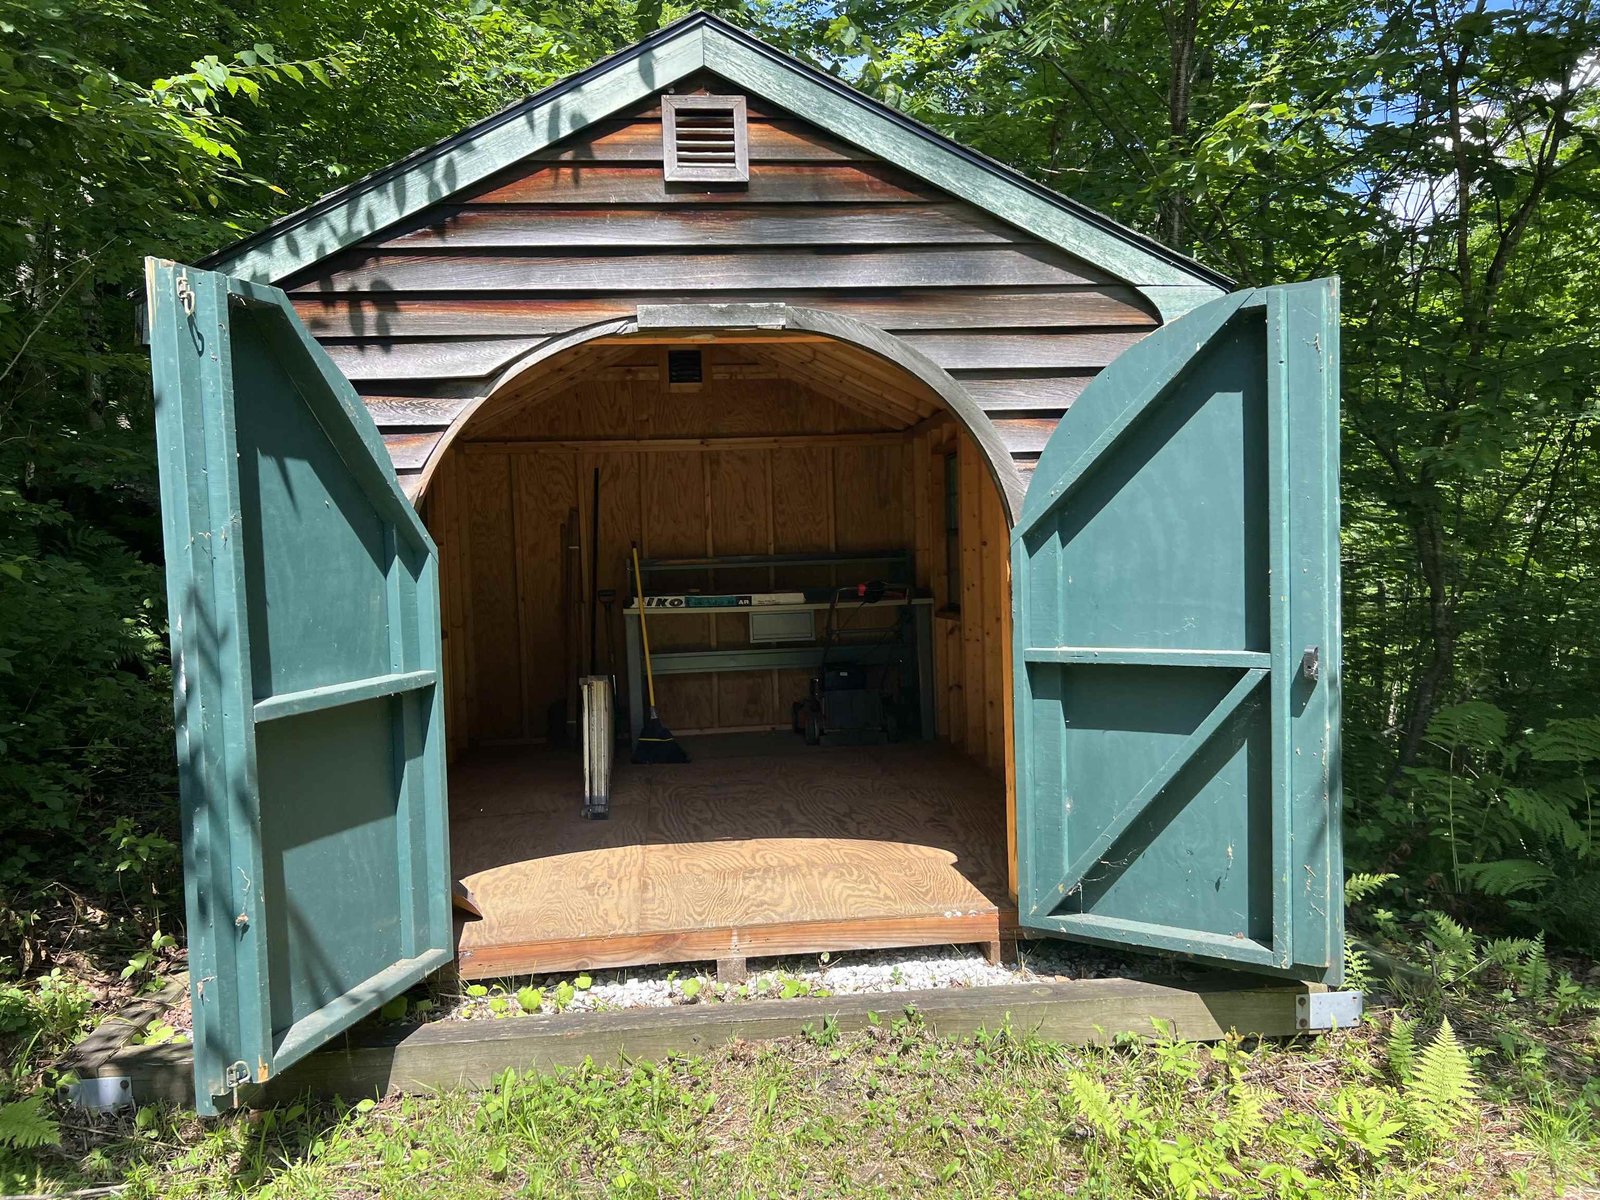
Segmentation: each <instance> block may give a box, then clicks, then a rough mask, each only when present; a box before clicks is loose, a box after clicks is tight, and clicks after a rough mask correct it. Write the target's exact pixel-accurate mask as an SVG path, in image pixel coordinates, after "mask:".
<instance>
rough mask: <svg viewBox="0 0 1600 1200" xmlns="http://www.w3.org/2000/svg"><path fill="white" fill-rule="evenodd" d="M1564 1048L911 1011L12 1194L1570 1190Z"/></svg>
mask: <svg viewBox="0 0 1600 1200" xmlns="http://www.w3.org/2000/svg"><path fill="white" fill-rule="evenodd" d="M1572 1032H1573V1034H1574V1039H1575V1040H1574V1039H1569V1042H1570V1043H1571V1044H1569V1045H1568V1046H1567V1049H1568V1051H1571V1052H1574V1053H1579V1054H1581V1064H1583V1065H1579V1060H1573V1062H1574V1065H1575V1066H1578V1069H1579V1070H1580V1071H1581V1074H1580V1075H1577V1076H1574V1077H1573V1078H1572V1079H1571V1080H1570V1081H1567V1082H1560V1081H1557V1082H1552V1079H1553V1076H1552V1073H1551V1072H1550V1070H1549V1068H1550V1066H1551V1064H1550V1062H1549V1061H1548V1060H1545V1061H1544V1062H1543V1063H1542V1064H1541V1069H1542V1070H1543V1074H1542V1075H1541V1076H1540V1078H1541V1079H1542V1081H1543V1084H1544V1086H1545V1092H1544V1094H1543V1095H1541V1096H1538V1097H1532V1096H1528V1095H1525V1094H1520V1090H1519V1089H1518V1088H1517V1087H1516V1086H1515V1085H1516V1080H1517V1079H1518V1078H1519V1076H1517V1075H1516V1073H1515V1072H1511V1073H1509V1074H1508V1073H1506V1071H1505V1067H1506V1065H1507V1064H1506V1062H1504V1061H1502V1060H1503V1059H1504V1058H1505V1056H1504V1054H1503V1052H1502V1051H1501V1050H1500V1049H1498V1048H1490V1049H1482V1050H1480V1051H1479V1052H1478V1053H1477V1054H1476V1056H1474V1053H1473V1052H1472V1051H1471V1050H1469V1049H1468V1043H1467V1042H1466V1041H1464V1040H1462V1039H1460V1038H1458V1037H1457V1036H1455V1035H1453V1034H1445V1033H1444V1032H1443V1031H1442V1029H1441V1027H1440V1026H1439V1025H1438V1024H1432V1025H1430V1024H1429V1023H1428V1020H1427V1018H1426V1017H1420V1018H1419V1019H1418V1020H1417V1021H1416V1022H1415V1023H1414V1024H1413V1025H1407V1024H1405V1023H1404V1022H1402V1023H1401V1025H1400V1026H1399V1028H1398V1031H1396V1030H1395V1029H1393V1028H1392V1023H1391V1018H1390V1017H1389V1016H1388V1015H1384V1016H1382V1017H1380V1018H1379V1019H1377V1020H1373V1021H1369V1022H1366V1023H1364V1024H1363V1025H1362V1026H1361V1027H1360V1028H1358V1029H1355V1030H1351V1031H1348V1032H1345V1033H1341V1034H1338V1035H1335V1036H1332V1037H1326V1038H1318V1039H1301V1040H1299V1041H1298V1042H1296V1043H1293V1044H1289V1045H1278V1044H1263V1045H1250V1044H1247V1043H1245V1042H1242V1041H1233V1042H1228V1043H1223V1044H1220V1045H1216V1046H1202V1045H1196V1044H1194V1043H1188V1042H1183V1041H1179V1040H1175V1039H1173V1038H1170V1037H1167V1036H1164V1035H1163V1034H1162V1033H1161V1031H1159V1030H1157V1031H1153V1036H1152V1037H1151V1038H1149V1039H1142V1040H1126V1041H1124V1042H1122V1043H1121V1044H1118V1045H1114V1046H1109V1047H1100V1048H1095V1047H1062V1046H1057V1045H1049V1044H1045V1043H1043V1042H1040V1041H1037V1040H1035V1039H1032V1038H1029V1037H1027V1036H1025V1035H1020V1034H1018V1033H1015V1032H1009V1031H1002V1032H999V1033H996V1034H992V1035H987V1036H980V1037H977V1038H973V1039H966V1040H961V1041H956V1040H949V1039H941V1038H937V1037H934V1036H932V1035H930V1034H929V1033H928V1032H927V1030H926V1029H925V1028H924V1027H923V1026H922V1025H921V1023H920V1022H919V1021H917V1020H916V1018H915V1017H914V1015H913V1016H909V1017H907V1016H901V1017H898V1018H894V1019H889V1018H885V1019H884V1020H883V1021H882V1022H881V1023H880V1024H879V1025H877V1026H876V1027H874V1028H871V1029H868V1030H866V1031H864V1032H861V1033H856V1034H849V1035H841V1034H839V1033H838V1032H837V1031H836V1030H834V1029H832V1028H831V1027H828V1026H824V1027H823V1028H820V1029H814V1030H812V1031H811V1032H810V1033H809V1035H808V1036H806V1037H804V1038H795V1039H789V1040H787V1041H781V1042H775V1043H769V1044H763V1045H748V1044H735V1045H731V1046H727V1047H723V1048H721V1049H718V1050H716V1051H714V1052H711V1053H708V1054H705V1055H703V1056H698V1057H694V1058H687V1059H681V1060H674V1061H671V1062H668V1063H665V1064H661V1065H658V1066H657V1065H648V1064H643V1063H639V1064H634V1065H631V1066H618V1067H607V1068H602V1067H598V1066H588V1067H585V1068H581V1069H577V1070H571V1071H564V1072H558V1073H554V1074H545V1075H541V1074H534V1073H525V1074H516V1073H509V1074H506V1075H505V1076H503V1077H502V1078H501V1079H500V1080H499V1082H498V1084H497V1086H496V1087H495V1088H494V1089H493V1090H492V1091H491V1092H488V1093H486V1094H481V1095H468V1094H461V1093H455V1094H445V1095H438V1096H425V1097H423V1096H413V1097H404V1098H391V1099H389V1100H385V1101H382V1102H373V1101H366V1102H363V1103H361V1104H358V1105H356V1106H355V1107H353V1108H351V1107H347V1106H335V1105H328V1104H296V1105H292V1106H288V1107H281V1108H278V1109H273V1110H268V1111H265V1112H261V1113H254V1114H246V1115H240V1116H235V1117H231V1118H228V1119H225V1120H221V1121H217V1122H211V1123H202V1122H200V1121H198V1120H196V1119H195V1118H193V1117H192V1116H189V1115H185V1114H180V1113H174V1112H167V1111H161V1110H157V1109H154V1108H148V1109H145V1110H143V1111H141V1112H140V1113H139V1114H138V1115H137V1117H136V1118H124V1119H122V1120H121V1121H120V1123H116V1124H112V1125H109V1126H107V1127H104V1128H101V1129H99V1130H96V1131H95V1132H93V1133H77V1132H73V1131H71V1130H67V1131H65V1133H64V1138H63V1142H62V1145H61V1146H59V1147H57V1148H55V1149H54V1151H53V1156H52V1158H51V1159H50V1160H49V1161H48V1162H46V1161H45V1160H40V1161H39V1170H40V1174H36V1175H34V1176H32V1177H31V1178H27V1179H24V1178H22V1177H21V1175H20V1174H13V1175H12V1177H11V1182H12V1183H13V1185H27V1186H31V1187H39V1186H41V1185H45V1186H48V1185H49V1184H50V1182H51V1180H52V1179H54V1180H55V1181H56V1182H57V1183H59V1184H63V1185H64V1184H65V1183H66V1182H67V1181H68V1180H69V1179H70V1180H71V1181H72V1182H73V1183H75V1184H76V1185H79V1186H81V1185H83V1184H85V1183H89V1182H93V1181H94V1180H95V1179H96V1178H99V1179H102V1180H110V1179H119V1180H125V1181H126V1182H127V1184H128V1186H127V1189H126V1191H125V1192H124V1193H123V1195H124V1196H125V1197H127V1198H129V1200H133V1198H137V1197H155V1196H161V1197H214V1196H222V1195H242V1196H252V1197H268V1196H272V1197H329V1198H334V1197H338V1198H341V1200H342V1198H345V1197H368V1196H373V1197H377V1196H381V1197H394V1198H395V1200H403V1198H411V1197H416V1198H423V1197H430V1198H431V1197H439V1198H441V1200H442V1198H445V1197H448V1198H450V1200H469V1198H473V1197H501V1196H550V1197H584V1196H629V1197H632V1196H639V1197H655V1196H715V1197H736V1196H771V1195H793V1196H807V1197H827V1196H840V1197H844V1196H849V1197H856V1196H918V1195H925V1194H929V1193H936V1194H941V1195H950V1196H973V1197H978V1196H1017V1197H1030V1196H1037V1197H1044V1196H1061V1195H1064V1194H1066V1195H1075V1196H1081V1197H1116V1198H1119V1200H1120V1198H1123V1197H1128V1196H1152V1197H1202V1196H1228V1197H1257V1196H1260V1197H1269V1196H1270V1197H1352V1198H1353V1197H1362V1198H1374V1200H1375V1198H1380V1197H1389V1196H1393V1197H1413V1196H1439V1197H1454V1196H1468V1195H1470V1196H1547V1195H1562V1194H1569V1195H1576V1194H1581V1192H1580V1191H1576V1190H1573V1189H1581V1188H1583V1187H1584V1186H1586V1185H1588V1184H1591V1183H1592V1182H1593V1181H1594V1180H1595V1179H1596V1165H1597V1162H1600V1133H1597V1130H1596V1127H1595V1123H1594V1120H1593V1116H1592V1114H1593V1111H1594V1107H1593V1105H1594V1102H1595V1100H1596V1099H1597V1096H1596V1095H1593V1094H1586V1089H1587V1092H1588V1093H1593V1092H1595V1091H1596V1089H1595V1087H1594V1085H1593V1084H1592V1083H1589V1084H1587V1085H1586V1084H1585V1079H1586V1078H1588V1077H1591V1076H1592V1075H1593V1073H1594V1072H1593V1065H1594V1058H1593V1050H1594V1041H1593V1031H1592V1028H1589V1029H1587V1030H1586V1031H1582V1030H1580V1029H1579V1028H1577V1027H1575V1028H1574V1030H1573V1031H1572ZM1397 1036H1398V1040H1399V1042H1400V1045H1399V1046H1398V1047H1396V1045H1395V1042H1396V1038H1397ZM1396 1050H1398V1053H1396ZM1491 1059H1492V1060H1494V1061H1492V1062H1491V1061H1490V1060H1491ZM1497 1079H1503V1080H1509V1081H1510V1083H1511V1086H1510V1087H1509V1089H1508V1087H1507V1086H1505V1085H1503V1084H1502V1083H1497V1082H1496V1080H1497ZM1519 1095H1520V1098H1519ZM82 1128H87V1126H84V1127H82ZM3 1178H4V1175H3V1173H0V1179H3Z"/></svg>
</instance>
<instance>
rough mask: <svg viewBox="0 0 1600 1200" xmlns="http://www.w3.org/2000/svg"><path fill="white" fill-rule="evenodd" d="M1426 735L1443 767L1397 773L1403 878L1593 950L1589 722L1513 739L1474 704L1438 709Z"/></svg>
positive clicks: (1599, 854) (1595, 774)
mask: <svg viewBox="0 0 1600 1200" xmlns="http://www.w3.org/2000/svg"><path fill="white" fill-rule="evenodd" d="M1428 737H1429V740H1430V741H1431V742H1432V743H1433V744H1434V746H1435V747H1436V748H1437V749H1438V751H1439V752H1440V753H1441V754H1442V755H1443V760H1442V761H1443V765H1438V766H1420V767H1413V768H1411V769H1410V770H1409V771H1408V772H1407V782H1408V795H1409V802H1410V804H1411V806H1412V810H1413V811H1412V814H1411V820H1412V821H1413V822H1414V827H1415V829H1416V832H1417V834H1418V837H1417V839H1416V841H1417V844H1419V845H1420V847H1421V850H1420V853H1419V854H1418V855H1417V856H1416V858H1414V859H1413V860H1412V861H1411V862H1410V863H1409V864H1408V875H1409V877H1410V878H1411V879H1412V880H1415V881H1418V882H1423V883H1424V884H1426V882H1427V881H1430V880H1437V881H1439V882H1440V884H1441V885H1442V886H1443V887H1445V888H1446V889H1447V890H1448V892H1449V893H1450V894H1452V895H1454V896H1462V897H1476V898H1477V899H1478V900H1479V901H1480V902H1483V903H1485V904H1488V905H1491V906H1494V907H1497V908H1498V909H1499V910H1500V911H1502V912H1503V913H1505V914H1506V915H1507V916H1509V917H1511V918H1513V919H1520V920H1522V921H1523V922H1524V923H1525V924H1526V925H1528V926H1530V927H1535V928H1538V927H1548V928H1549V929H1550V930H1551V932H1552V933H1553V934H1554V935H1555V936H1556V937H1557V938H1559V939H1560V940H1561V941H1562V942H1563V943H1565V944H1567V945H1570V946H1572V947H1573V948H1575V949H1579V950H1584V951H1587V952H1591V953H1592V952H1594V951H1595V950H1597V949H1600V817H1597V814H1596V812H1595V800H1596V796H1597V792H1600V717H1563V718H1559V719H1555V720H1551V721H1548V722H1546V723H1545V725H1544V726H1543V727H1542V728H1540V729H1536V730H1523V731H1516V730H1513V729H1512V728H1511V727H1510V722H1509V720H1508V718H1507V716H1506V714H1505V713H1504V712H1503V711H1501V709H1499V708H1498V707H1496V706H1495V705H1493V704H1489V703H1487V702H1484V701H1478V700H1474V701H1467V702H1465V703H1462V704H1456V705H1453V706H1451V707H1449V708H1446V709H1443V710H1441V711H1440V712H1439V713H1438V714H1437V715H1436V716H1435V717H1434V718H1433V721H1432V722H1431V724H1430V725H1429V726H1428Z"/></svg>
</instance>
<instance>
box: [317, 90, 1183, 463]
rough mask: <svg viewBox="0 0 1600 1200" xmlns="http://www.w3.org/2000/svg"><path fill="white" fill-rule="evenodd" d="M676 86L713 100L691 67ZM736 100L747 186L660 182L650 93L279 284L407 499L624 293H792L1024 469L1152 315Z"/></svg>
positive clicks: (827, 351) (1087, 267)
mask: <svg viewBox="0 0 1600 1200" xmlns="http://www.w3.org/2000/svg"><path fill="white" fill-rule="evenodd" d="M677 90H678V91H682V90H712V91H715V90H723V91H728V90H730V88H728V86H726V85H722V83H720V82H718V80H717V78H715V77H710V75H699V77H698V78H694V80H693V82H690V83H683V85H680V86H678V88H677ZM757 107H758V109H760V112H757V110H754V109H752V118H750V162H752V168H750V184H749V187H712V186H678V184H672V186H669V184H666V182H664V181H662V178H661V118H659V102H658V101H654V99H653V101H648V102H645V104H642V106H637V109H635V110H632V112H624V114H618V115H614V117H610V118H606V120H602V122H597V123H594V125H592V126H589V128H587V130H584V131H581V133H579V134H574V136H571V138H568V139H565V141H562V142H557V144H554V146H549V147H546V149H542V150H539V152H538V154H534V155H533V157H531V158H528V160H525V162H523V163H520V165H517V166H514V168H509V170H506V171H501V173H499V174H496V176H493V178H490V179H488V181H486V182H483V184H478V186H475V187H472V189H467V190H462V192H459V194H456V195H451V197H450V198H448V202H442V203H438V205H435V206H432V208H429V210H426V211H422V213H418V214H414V216H411V218H408V219H406V221H403V222H402V224H397V226H394V227H392V229H389V230H386V232H382V234H378V235H374V237H370V238H368V240H366V242H363V243H362V245H360V246H354V248H350V250H347V251H344V253H341V254H336V256H333V258H328V259H325V261H323V262H320V264H317V266H315V267H312V269H309V270H306V272H302V274H301V275H299V277H293V278H290V280H286V285H288V288H290V290H291V294H293V298H294V304H296V309H298V312H299V315H301V317H302V320H306V323H307V326H309V328H310V331H312V333H314V334H315V336H317V338H318V339H322V341H323V344H325V346H326V349H328V352H330V355H331V357H333V360H334V363H336V365H338V366H339V370H342V371H344V373H346V374H347V376H349V378H350V379H354V381H355V382H357V384H358V387H362V390H363V392H366V394H368V395H370V405H371V411H373V416H374V419H376V421H378V422H379V429H382V430H384V432H386V434H387V435H389V445H390V448H392V451H394V458H395V469H397V470H398V472H400V475H402V480H403V483H405V485H406V486H408V488H411V490H414V488H416V486H418V480H416V472H418V470H421V469H422V467H424V464H426V462H427V461H429V458H430V454H432V453H434V448H435V446H437V445H438V442H440V438H442V437H443V435H445V432H446V430H448V429H451V426H453V422H456V421H459V419H462V414H464V413H466V411H469V408H470V400H472V398H474V397H477V395H483V394H485V392H486V390H488V389H490V387H491V386H493V381H494V379H496V378H499V376H501V373H504V371H507V370H509V368H510V366H512V365H514V363H517V360H518V358H522V357H525V355H528V354H530V352H533V350H536V347H538V346H539V344H541V342H542V341H544V339H547V338H550V336H554V334H565V333H570V331H573V330H579V328H582V326H587V325H595V323H602V322H610V320H621V318H630V317H632V315H634V314H635V312H637V309H638V306H642V304H691V302H698V304H706V302H710V304H752V302H754V304H762V302H770V304H792V306H802V307H814V309H821V310H827V312H837V314H840V315H845V317H853V318H856V320H861V322H866V323H867V325H874V326H877V328H883V330H886V331H890V333H893V334H896V336H898V338H901V339H904V341H906V342H907V344H910V346H912V347H914V349H917V350H918V352H922V354H925V355H926V357H928V358H931V360H933V362H934V363H938V365H939V366H942V368H944V370H947V371H949V373H950V374H952V376H954V378H955V379H957V382H960V384H962V386H963V387H966V389H968V392H970V394H971V395H973V398H974V400H976V403H978V405H979V406H981V408H982V410H984V411H986V413H987V414H989V416H990V418H992V421H994V424H995V430H997V432H998V435H1000V438H1002V442H1003V445H1005V446H1006V448H1008V450H1010V453H1011V454H1013V459H1014V462H1016V464H1018V467H1019V469H1021V470H1024V472H1026V470H1029V469H1030V464H1032V461H1035V459H1037V456H1038V453H1040V450H1042V448H1043V443H1045V442H1046V440H1048V437H1050V432H1051V429H1054V424H1056V421H1059V418H1061V414H1062V413H1064V411H1066V410H1067V408H1069V406H1070V403H1072V400H1074V398H1075V397H1077V395H1078V392H1082V389H1083V386H1085V384H1086V382H1088V379H1091V378H1093V376H1094V373H1096V371H1099V370H1101V368H1104V366H1106V365H1107V363H1110V362H1112V360H1114V358H1115V357H1117V355H1118V354H1122V352H1123V350H1125V349H1126V347H1128V346H1131V344H1133V342H1134V341H1138V339H1139V338H1141V336H1142V334H1144V333H1147V331H1149V330H1150V328H1155V325H1158V322H1160V318H1158V317H1157V314H1155V310H1154V309H1152V307H1150V304H1149V302H1147V301H1144V299H1142V298H1139V294H1138V293H1136V291H1134V290H1133V288H1130V286H1128V285H1125V283H1122V282H1118V280H1115V278H1114V277H1110V275H1109V274H1106V272H1104V270H1101V269H1098V267H1094V266H1091V264H1088V262H1085V261H1082V259H1075V258H1074V256H1070V254H1067V253H1064V251H1061V250H1059V248H1056V246H1051V245H1046V243H1043V242H1042V240H1038V238H1037V237H1034V235H1030V234H1026V232H1022V230H1019V229H1016V227H1013V226H1010V224H1006V222H1003V221H1000V219H998V218H995V216H992V214H990V213H986V211H982V210H981V208H978V206H974V205H970V203H966V202H960V200H955V198H952V197H950V195H946V194H942V192H939V190H938V189H934V187H931V186H928V184H926V182H923V181H920V179H917V178H914V176H910V174H907V173H906V171H901V170H899V168H894V166H890V165H888V163H883V162H880V160H877V158H875V157H874V155H872V152H870V147H861V146H853V144H850V142H848V141H845V139H842V138H838V136H835V134H827V133H822V131H821V130H818V128H814V126H811V125H808V123H806V122H803V120H800V118H798V117H795V115H792V114H786V112H784V110H781V109H778V107H774V106H771V104H758V106H757ZM760 357H762V358H763V362H765V363H766V366H768V368H771V370H781V371H789V373H792V371H802V370H803V371H808V373H810V374H811V376H813V378H814V379H816V381H818V382H822V381H827V382H829V384H830V386H832V387H835V389H837V390H846V389H851V387H854V395H853V397H851V408H853V410H856V411H862V410H866V411H870V413H872V416H874V418H878V419H894V421H898V419H902V418H906V416H907V413H909V411H912V410H915V408H917V403H915V400H907V397H904V395H902V394H901V392H899V390H898V389H896V384H894V382H893V379H891V378H890V376H885V374H882V373H878V374H874V371H872V370H870V368H872V365H878V366H882V363H877V360H870V355H869V357H867V358H869V360H870V362H864V360H862V357H861V355H859V354H851V352H850V350H846V349H845V347H827V346H790V344H784V346H773V347H765V349H763V350H762V352H760ZM594 370H600V366H598V365H597V363H586V365H582V366H581V368H574V366H573V365H571V363H566V365H565V366H563V363H562V360H550V362H547V363H541V366H538V368H536V373H538V374H541V376H546V384H547V390H549V389H554V387H557V386H565V382H566V379H568V378H576V374H581V373H582V371H594ZM563 371H565V374H563ZM891 373H893V368H891ZM872 390H875V392H877V394H878V395H877V402H874V397H872V395H869V392H872ZM691 413H693V408H691V406H690V408H686V410H685V416H688V414H691ZM718 427H720V426H718ZM680 429H682V435H686V437H691V435H694V434H696V432H699V430H696V429H691V427H685V426H680Z"/></svg>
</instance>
